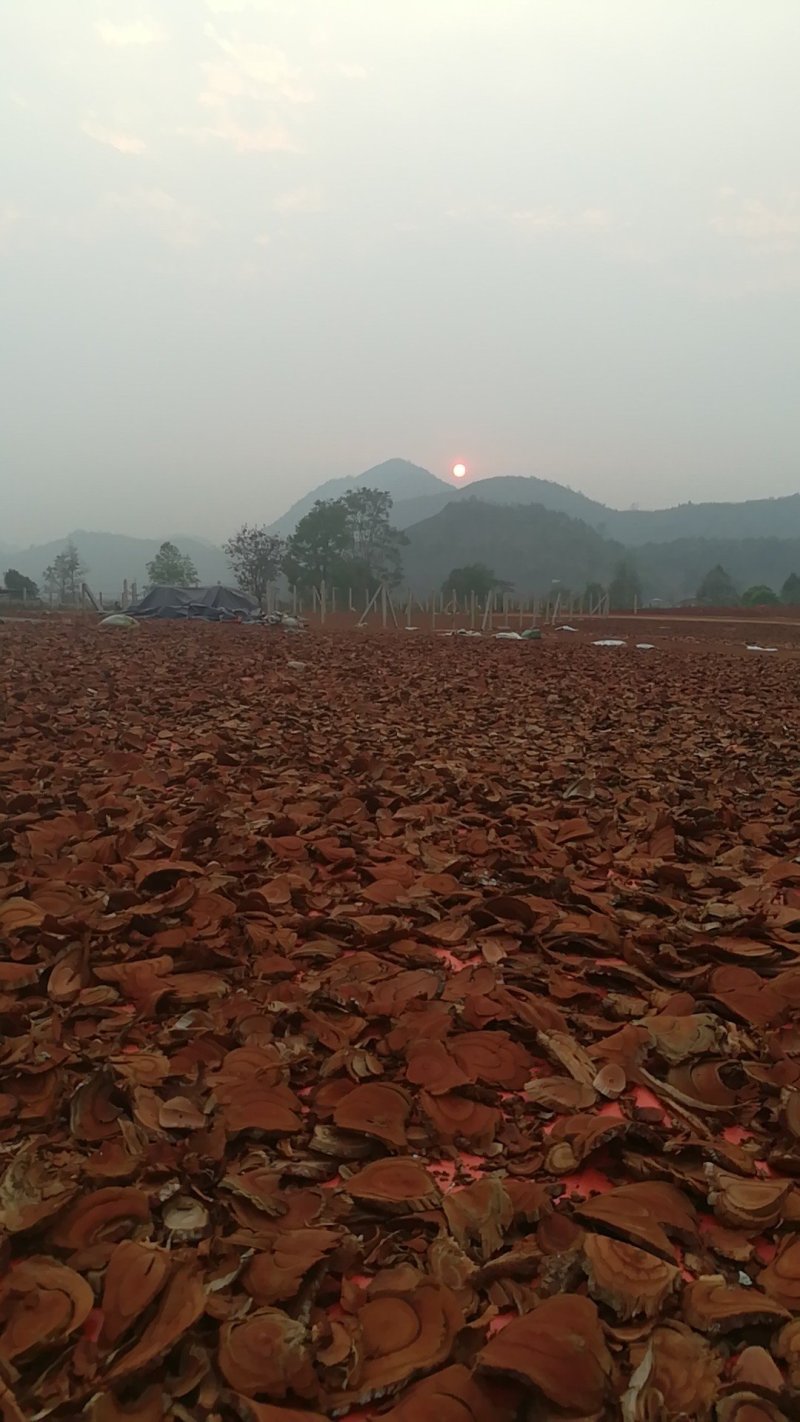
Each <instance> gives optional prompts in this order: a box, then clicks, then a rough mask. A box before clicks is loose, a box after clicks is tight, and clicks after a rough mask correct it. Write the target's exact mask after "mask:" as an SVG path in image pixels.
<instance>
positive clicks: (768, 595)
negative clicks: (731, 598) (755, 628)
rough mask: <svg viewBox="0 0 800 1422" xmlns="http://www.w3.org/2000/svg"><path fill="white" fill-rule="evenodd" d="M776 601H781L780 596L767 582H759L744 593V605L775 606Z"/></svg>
mask: <svg viewBox="0 0 800 1422" xmlns="http://www.w3.org/2000/svg"><path fill="white" fill-rule="evenodd" d="M776 603H780V598H779V597H778V594H777V593H776V592H773V590H772V588H769V587H767V585H766V583H757V584H756V586H755V587H752V588H747V589H746V590H745V591H744V592H743V593H742V606H743V607H774V606H775V604H776Z"/></svg>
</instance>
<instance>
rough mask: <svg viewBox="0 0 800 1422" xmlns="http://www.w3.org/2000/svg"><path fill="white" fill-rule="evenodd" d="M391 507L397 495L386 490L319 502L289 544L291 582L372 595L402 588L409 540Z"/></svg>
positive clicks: (287, 569)
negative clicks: (383, 588) (385, 587)
mask: <svg viewBox="0 0 800 1422" xmlns="http://www.w3.org/2000/svg"><path fill="white" fill-rule="evenodd" d="M391 508H392V499H391V495H390V494H384V493H382V492H381V490H380V489H351V490H350V491H349V493H347V494H344V495H343V496H342V497H341V498H340V499H325V500H323V499H318V500H317V502H316V503H315V504H314V507H313V508H312V509H310V510H309V512H308V513H307V514H306V515H305V517H304V518H301V520H300V522H299V523H298V525H297V528H296V529H295V531H294V533H293V534H292V537H291V538H290V539H289V541H288V543H287V546H286V556H285V558H284V564H283V567H284V572H285V573H286V576H287V577H288V579H289V581H290V583H292V584H293V585H294V586H295V587H319V586H320V584H321V583H322V582H324V583H325V584H326V586H327V587H328V588H334V587H335V588H340V589H342V590H343V591H344V590H346V589H347V588H352V589H353V590H354V591H367V592H374V590H375V588H376V587H378V586H379V584H380V583H382V582H385V583H390V584H392V585H394V584H396V583H398V582H399V581H400V577H401V574H402V566H401V560H400V548H401V545H402V544H404V543H406V542H407V539H406V536H405V534H404V533H399V532H398V531H397V529H396V528H393V527H392V525H391V523H390V522H389V515H390V512H391Z"/></svg>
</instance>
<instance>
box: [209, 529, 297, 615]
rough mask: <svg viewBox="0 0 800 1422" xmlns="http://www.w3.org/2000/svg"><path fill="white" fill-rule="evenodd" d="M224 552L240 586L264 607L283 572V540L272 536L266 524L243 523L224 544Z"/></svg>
mask: <svg viewBox="0 0 800 1422" xmlns="http://www.w3.org/2000/svg"><path fill="white" fill-rule="evenodd" d="M223 549H224V552H225V555H226V557H227V559H228V562H229V563H230V565H231V567H232V569H233V572H234V576H235V578H236V581H237V583H238V584H239V587H240V588H243V590H244V591H245V592H249V593H250V594H251V595H252V596H253V597H254V598H255V599H256V600H257V602H258V603H259V606H260V605H261V604H262V603H263V601H264V598H265V597H266V595H267V591H268V589H269V587H270V585H271V584H272V583H274V581H275V579H276V578H277V576H278V574H279V572H280V571H281V567H282V565H283V557H284V552H285V545H284V542H283V540H282V539H281V538H278V537H277V536H276V534H274V533H268V532H267V529H266V527H265V526H264V525H263V524H255V523H254V524H249V523H243V524H242V526H241V528H237V530H236V532H235V533H234V534H233V536H232V537H231V538H229V539H228V541H227V543H225V544H223Z"/></svg>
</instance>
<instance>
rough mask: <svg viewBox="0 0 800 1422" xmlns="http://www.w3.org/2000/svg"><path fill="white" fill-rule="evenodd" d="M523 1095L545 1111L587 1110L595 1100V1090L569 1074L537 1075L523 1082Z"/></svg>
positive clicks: (570, 1111)
mask: <svg viewBox="0 0 800 1422" xmlns="http://www.w3.org/2000/svg"><path fill="white" fill-rule="evenodd" d="M525 1095H526V1097H527V1099H528V1100H529V1101H532V1102H533V1103H534V1105H535V1106H541V1107H542V1108H543V1110H545V1111H565V1112H567V1113H569V1114H572V1113H573V1112H575V1111H588V1110H590V1108H591V1107H592V1106H594V1104H595V1102H596V1100H597V1092H596V1091H595V1090H593V1089H592V1087H591V1086H586V1085H585V1083H584V1082H582V1081H574V1080H573V1079H572V1077H569V1076H539V1077H534V1078H533V1080H532V1081H528V1082H526V1084H525Z"/></svg>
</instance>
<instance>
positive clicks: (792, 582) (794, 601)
mask: <svg viewBox="0 0 800 1422" xmlns="http://www.w3.org/2000/svg"><path fill="white" fill-rule="evenodd" d="M781 602H786V603H788V604H789V606H790V607H798V606H800V578H799V577H798V576H797V573H790V574H789V576H788V578H787V579H786V582H785V583H784V585H783V587H782V588H781Z"/></svg>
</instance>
